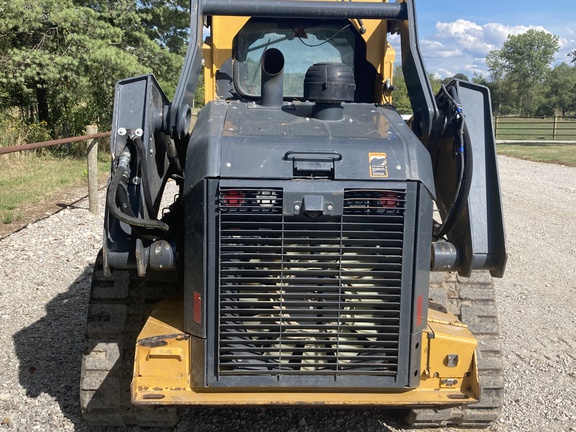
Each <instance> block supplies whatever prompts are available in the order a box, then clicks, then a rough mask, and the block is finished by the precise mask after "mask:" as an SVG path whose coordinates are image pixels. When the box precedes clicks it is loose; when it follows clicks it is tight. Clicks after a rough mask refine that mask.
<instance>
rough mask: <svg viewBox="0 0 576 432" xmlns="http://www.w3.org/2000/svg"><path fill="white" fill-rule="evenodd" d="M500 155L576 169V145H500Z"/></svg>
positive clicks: (498, 148) (531, 143)
mask: <svg viewBox="0 0 576 432" xmlns="http://www.w3.org/2000/svg"><path fill="white" fill-rule="evenodd" d="M497 151H498V154H500V155H505V156H512V157H515V158H518V159H526V160H531V161H535V162H548V163H555V164H560V165H567V166H573V167H576V144H539V143H538V142H527V143H522V144H498V145H497Z"/></svg>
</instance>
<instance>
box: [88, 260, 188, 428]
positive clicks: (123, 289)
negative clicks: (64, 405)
mask: <svg viewBox="0 0 576 432" xmlns="http://www.w3.org/2000/svg"><path fill="white" fill-rule="evenodd" d="M177 290H178V283H177V276H176V275H175V274H171V273H163V274H162V275H161V276H156V275H152V276H151V277H147V278H145V279H143V278H138V277H137V276H136V275H135V273H134V272H132V271H115V272H114V275H113V276H106V275H104V272H103V271H102V255H101V253H100V254H99V255H98V258H97V259H96V263H95V266H94V273H93V277H92V286H91V290H90V300H89V305H88V316H87V322H86V333H85V345H84V353H83V356H82V372H81V377H80V406H81V410H82V415H83V417H84V420H85V421H86V423H87V424H88V425H90V426H130V425H139V426H158V427H171V426H174V425H175V424H176V423H177V422H178V418H179V413H178V411H177V409H176V408H174V407H161V408H156V409H151V408H143V407H136V406H133V405H132V403H131V397H130V384H131V380H132V370H133V364H134V346H135V342H136V337H137V336H138V333H139V332H140V330H141V329H142V326H143V324H144V320H145V317H146V314H147V312H148V311H149V309H150V307H151V306H152V305H153V304H154V303H157V302H158V301H160V300H163V299H165V298H169V297H173V296H175V295H177V294H178V292H177Z"/></svg>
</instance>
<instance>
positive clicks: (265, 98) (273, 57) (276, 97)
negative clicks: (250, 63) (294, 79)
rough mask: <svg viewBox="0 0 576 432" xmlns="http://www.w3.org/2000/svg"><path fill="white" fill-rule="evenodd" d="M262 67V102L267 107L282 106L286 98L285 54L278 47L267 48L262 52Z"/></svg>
mask: <svg viewBox="0 0 576 432" xmlns="http://www.w3.org/2000/svg"><path fill="white" fill-rule="evenodd" d="M260 68H261V70H262V81H261V87H260V95H261V98H262V100H261V102H260V103H261V104H262V105H263V106H266V107H281V106H282V102H283V100H284V55H283V54H282V52H281V51H280V50H278V49H276V48H270V49H267V50H266V51H264V54H262V59H261V60H260Z"/></svg>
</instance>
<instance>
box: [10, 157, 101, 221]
mask: <svg viewBox="0 0 576 432" xmlns="http://www.w3.org/2000/svg"><path fill="white" fill-rule="evenodd" d="M108 158H109V156H107V155H105V154H104V155H101V156H100V157H99V161H98V170H99V172H100V173H105V172H108V170H109V169H110V162H109V159H108ZM82 185H86V190H88V189H87V188H88V179H87V170H86V160H85V159H74V158H66V159H63V158H56V157H51V156H48V157H38V156H33V155H22V156H20V157H10V158H6V157H0V223H4V224H9V223H12V222H15V221H17V220H19V219H20V218H22V217H23V215H24V212H25V211H26V206H30V205H32V206H33V205H35V204H38V203H40V202H42V201H43V200H45V199H47V198H49V197H51V196H54V195H57V194H58V191H61V190H65V189H66V188H70V187H75V186H82Z"/></svg>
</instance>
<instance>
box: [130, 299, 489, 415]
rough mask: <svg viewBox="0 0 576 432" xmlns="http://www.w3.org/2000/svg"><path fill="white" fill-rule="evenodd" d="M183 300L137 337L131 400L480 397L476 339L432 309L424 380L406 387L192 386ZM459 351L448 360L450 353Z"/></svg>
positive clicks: (374, 402) (454, 400)
mask: <svg viewBox="0 0 576 432" xmlns="http://www.w3.org/2000/svg"><path fill="white" fill-rule="evenodd" d="M183 311H184V308H183V303H182V301H181V300H168V301H164V302H161V303H159V304H157V305H156V307H155V308H154V310H153V311H152V313H151V315H150V316H149V318H148V320H147V322H146V324H145V326H144V328H143V329H142V331H141V333H140V335H139V337H138V340H137V342H136V354H135V362H134V376H133V380H132V402H133V403H134V404H137V405H206V406H227V405H236V406H258V405H286V406H289V405H300V406H306V405H309V406H318V405H323V406H326V405H335V406H380V407H383V406H389V407H394V406H402V407H408V406H412V407H415V406H426V405H446V406H448V405H462V404H468V403H473V402H477V401H478V400H479V395H480V386H479V382H478V373H477V367H476V354H475V350H476V346H477V343H476V339H475V338H474V336H473V335H472V334H471V333H470V331H469V330H468V328H467V327H466V326H465V325H464V324H462V323H460V322H459V321H458V320H457V319H456V318H455V317H454V315H452V314H450V313H448V312H440V311H438V310H436V309H432V308H429V310H428V323H427V324H428V326H427V329H426V330H425V331H424V332H423V334H422V347H423V350H422V360H421V369H420V370H421V373H420V386H419V387H417V388H415V389H411V390H405V391H390V390H388V391H386V390H385V389H383V390H382V391H378V389H373V391H371V392H366V391H362V392H360V391H348V390H345V391H339V392H325V391H323V392H314V391H310V390H308V389H306V390H303V391H300V392H294V391H291V392H288V391H283V392H281V391H241V392H240V391H234V392H233V391H229V390H228V391H206V390H205V389H193V388H192V387H191V375H190V374H191V370H192V366H193V365H192V364H191V337H190V336H189V335H188V334H186V333H184V331H183V330H182V329H183V323H184V320H183ZM455 355H457V356H458V361H457V365H456V366H454V365H453V364H452V365H449V364H450V363H454V362H450V360H449V357H448V356H452V358H454V357H453V356H455Z"/></svg>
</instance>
